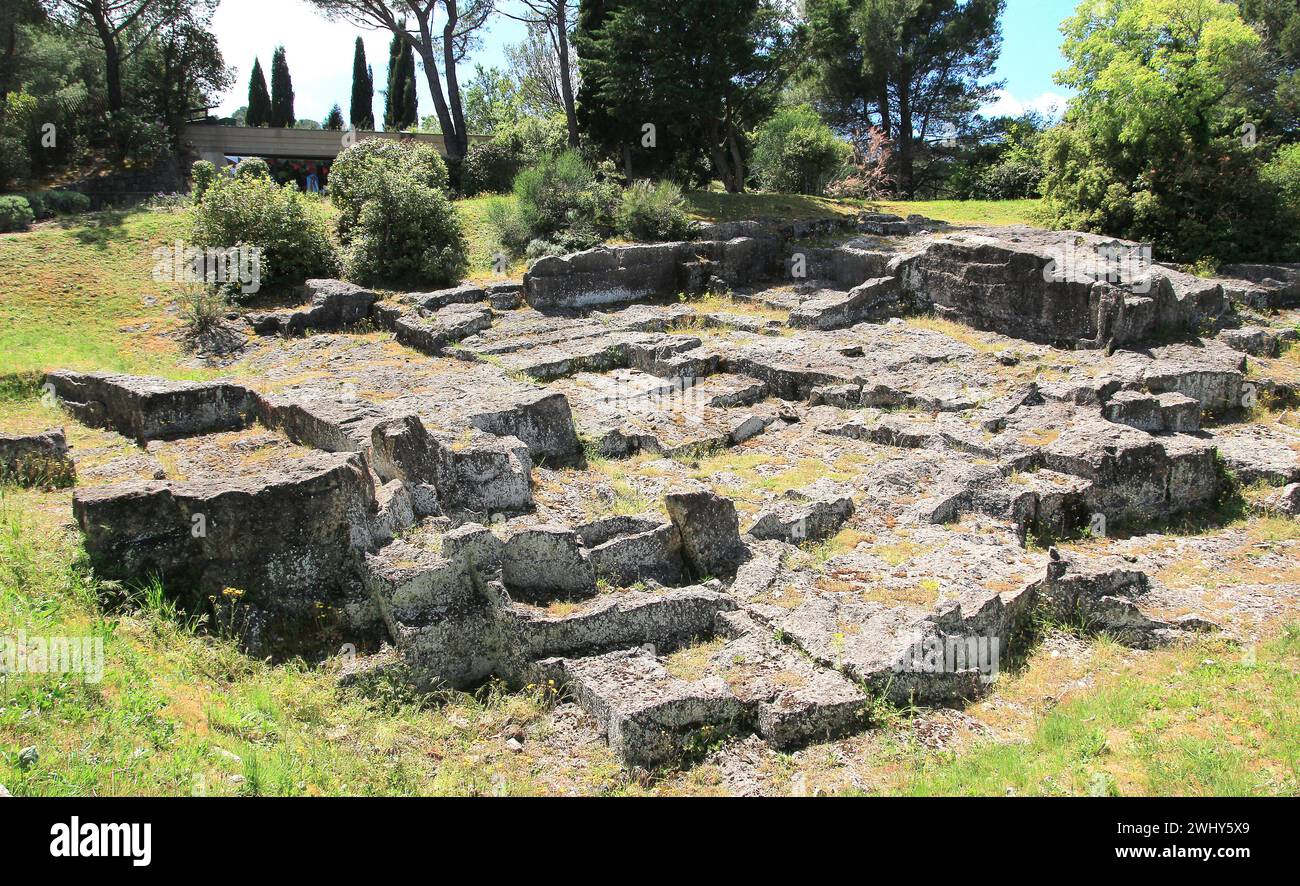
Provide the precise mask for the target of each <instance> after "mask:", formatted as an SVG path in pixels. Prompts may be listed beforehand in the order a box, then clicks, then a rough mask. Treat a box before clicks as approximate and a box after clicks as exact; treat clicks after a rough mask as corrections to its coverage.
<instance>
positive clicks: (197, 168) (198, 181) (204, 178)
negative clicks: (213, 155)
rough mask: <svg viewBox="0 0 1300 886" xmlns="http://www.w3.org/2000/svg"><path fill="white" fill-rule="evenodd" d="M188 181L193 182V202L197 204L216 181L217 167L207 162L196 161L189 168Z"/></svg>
mask: <svg viewBox="0 0 1300 886" xmlns="http://www.w3.org/2000/svg"><path fill="white" fill-rule="evenodd" d="M190 179H191V180H192V181H193V182H194V189H193V195H194V202H195V203H198V202H199V201H200V200H202V199H203V195H204V194H205V193H207V190H208V188H210V187H212V183H213V182H214V181H216V180H217V167H216V166H214V165H212V163H211V162H209V161H207V160H196V161H194V165H193V166H191V167H190Z"/></svg>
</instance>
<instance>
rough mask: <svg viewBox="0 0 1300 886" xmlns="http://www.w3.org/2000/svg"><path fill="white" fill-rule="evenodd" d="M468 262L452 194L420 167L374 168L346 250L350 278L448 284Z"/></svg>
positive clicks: (346, 263) (365, 280) (345, 257)
mask: <svg viewBox="0 0 1300 886" xmlns="http://www.w3.org/2000/svg"><path fill="white" fill-rule="evenodd" d="M465 266H466V260H465V238H464V235H463V234H462V233H461V229H460V220H459V218H458V217H457V214H456V209H455V207H453V206H452V204H451V201H450V200H449V199H448V198H447V195H446V194H444V193H443V192H442V190H441V189H439V188H434V187H430V186H429V184H428V181H427V178H426V176H425V175H424V174H423V173H422V171H421V170H419V169H394V168H385V169H381V170H377V171H372V172H371V174H370V177H369V185H368V194H367V196H366V199H365V201H364V203H363V204H362V207H361V212H360V215H359V216H358V217H357V220H356V223H355V224H354V225H353V227H352V229H351V241H350V244H349V246H348V248H347V249H346V250H345V252H344V267H345V269H346V272H347V276H348V278H349V279H352V280H355V281H357V282H358V283H365V284H373V283H381V282H382V283H411V284H419V285H430V286H446V285H450V284H454V283H456V282H458V281H459V280H460V276H461V274H462V273H464V271H465Z"/></svg>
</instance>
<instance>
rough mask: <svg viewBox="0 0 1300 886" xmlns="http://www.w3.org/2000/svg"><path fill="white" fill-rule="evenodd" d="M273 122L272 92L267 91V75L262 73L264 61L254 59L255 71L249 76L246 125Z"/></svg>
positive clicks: (264, 124) (267, 124)
mask: <svg viewBox="0 0 1300 886" xmlns="http://www.w3.org/2000/svg"><path fill="white" fill-rule="evenodd" d="M270 122H271V94H270V93H269V92H267V91H266V75H264V74H263V73H262V62H261V60H259V59H253V73H252V74H251V75H249V78H248V113H247V114H245V115H244V125H246V126H269V125H270Z"/></svg>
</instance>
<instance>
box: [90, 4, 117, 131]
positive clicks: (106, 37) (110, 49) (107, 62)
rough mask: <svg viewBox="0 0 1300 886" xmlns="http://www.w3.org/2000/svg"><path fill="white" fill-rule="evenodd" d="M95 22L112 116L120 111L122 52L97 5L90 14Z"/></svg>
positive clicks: (111, 27)
mask: <svg viewBox="0 0 1300 886" xmlns="http://www.w3.org/2000/svg"><path fill="white" fill-rule="evenodd" d="M91 15H92V18H93V19H94V22H95V33H97V34H98V35H99V40H100V42H101V43H103V44H104V83H105V85H106V86H107V87H108V109H109V110H110V111H112V112H113V113H114V114H116V113H118V112H119V111H121V110H122V104H123V103H122V52H121V50H120V49H119V48H118V45H117V35H116V34H114V33H113V26H112V25H110V24H109V23H108V19H107V18H105V16H104V10H103V8H102V7H100V6H99V5H98V4H96V6H95V7H94V11H93V12H92V13H91Z"/></svg>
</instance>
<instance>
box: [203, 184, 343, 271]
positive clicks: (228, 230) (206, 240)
mask: <svg viewBox="0 0 1300 886" xmlns="http://www.w3.org/2000/svg"><path fill="white" fill-rule="evenodd" d="M247 162H249V161H245V163H247ZM243 165H244V164H242V163H241V164H240V166H243ZM192 239H193V241H194V244H195V245H196V246H200V247H209V246H210V247H223V248H229V247H233V246H241V245H248V246H256V247H258V248H260V249H261V251H262V252H261V282H262V283H263V284H268V285H269V284H284V283H297V282H300V281H302V280H305V279H307V278H308V277H323V276H330V275H332V274H335V273H337V271H338V260H337V257H336V256H335V254H334V247H333V245H332V244H331V243H330V239H329V236H328V234H327V231H326V226H325V221H324V219H323V218H322V217H321V215H320V214H319V212H318V211H317V210H316V209H314V208H313V207H312V206H311V205H310V204H308V202H307V201H306V200H304V199H303V198H302V195H300V194H299V193H298V190H297V188H295V187H294V185H293V184H292V183H289V184H286V185H284V186H283V187H281V186H279V185H277V184H276V183H275V182H273V181H271V179H270V178H269V177H265V178H264V177H261V176H257V175H236V177H234V178H227V177H225V176H218V177H217V179H216V180H215V181H213V183H212V185H211V186H210V187H209V188H208V191H207V193H206V194H204V196H203V202H202V203H199V204H198V205H196V206H195V208H194V225H193V233H192Z"/></svg>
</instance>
